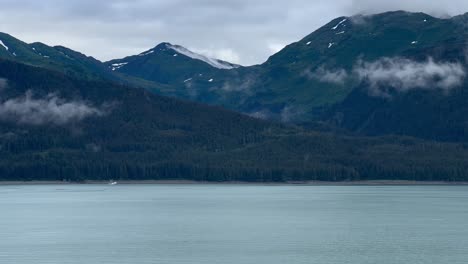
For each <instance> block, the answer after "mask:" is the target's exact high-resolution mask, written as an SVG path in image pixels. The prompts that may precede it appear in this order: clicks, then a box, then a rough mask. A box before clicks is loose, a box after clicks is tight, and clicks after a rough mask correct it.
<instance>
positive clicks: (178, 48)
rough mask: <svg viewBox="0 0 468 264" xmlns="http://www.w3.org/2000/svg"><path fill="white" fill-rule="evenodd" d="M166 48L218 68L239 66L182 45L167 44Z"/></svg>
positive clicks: (225, 68) (228, 68)
mask: <svg viewBox="0 0 468 264" xmlns="http://www.w3.org/2000/svg"><path fill="white" fill-rule="evenodd" d="M167 48H170V49H172V50H174V51H176V52H178V53H179V54H182V55H185V56H187V57H189V58H192V59H195V60H200V61H203V62H205V63H208V64H209V65H211V66H213V67H215V68H218V69H224V70H230V69H234V68H238V67H239V66H236V65H232V64H230V63H227V62H224V61H220V60H217V59H212V58H208V57H206V56H204V55H201V54H198V53H195V52H192V51H190V50H188V49H186V48H184V47H182V46H177V45H170V44H167Z"/></svg>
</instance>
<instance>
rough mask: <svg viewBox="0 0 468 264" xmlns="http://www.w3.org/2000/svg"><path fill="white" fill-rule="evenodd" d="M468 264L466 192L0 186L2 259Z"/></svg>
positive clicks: (19, 263)
mask: <svg viewBox="0 0 468 264" xmlns="http://www.w3.org/2000/svg"><path fill="white" fill-rule="evenodd" d="M467 261H468V187H463V186H398V187H371V186H346V187H330V186H327V187H318V186H248V185H247V186H246V185H170V186H169V185H143V186H133V185H117V186H107V185H102V186H100V185H76V186H73V185H72V186H53V185H50V186H0V263H2V264H3V263H8V264H26V263H27V264H42V263H47V264H95V263H96V264H97V263H106V264H107V263H109V264H111V263H112V264H120V263H125V264H140V263H167V264H181V263H184V264H185V263H196V264H202V263H203V264H218V263H219V264H223V263H227V264H231V263H232V264H234V263H235V264H244V263H249V264H264V263H265V264H280V263H281V264H284V263H287V264H299V263H301V264H302V263H304V264H306V263H307V264H315V263H317V264H329V263H330V264H331V263H333V264H335V263H336V264H338V263H339V264H343V263H349V264H367V263H369V264H371V263H372V264H376V263H378V264H387V263H392V264H393V263H405V264H406V263H411V264H419V263H424V264H427V263H441V264H446V263H450V264H457V263H460V264H462V263H463V264H466V263H467Z"/></svg>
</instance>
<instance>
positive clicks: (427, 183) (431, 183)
mask: <svg viewBox="0 0 468 264" xmlns="http://www.w3.org/2000/svg"><path fill="white" fill-rule="evenodd" d="M116 182H117V185H260V186H262V185H263V186H418V185H419V186H437V185H443V186H463V185H468V182H444V181H401V180H375V181H350V182H325V181H291V182H201V181H189V180H148V181H116ZM6 185H109V181H85V182H63V181H0V186H6Z"/></svg>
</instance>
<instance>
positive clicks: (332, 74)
mask: <svg viewBox="0 0 468 264" xmlns="http://www.w3.org/2000/svg"><path fill="white" fill-rule="evenodd" d="M305 75H306V76H307V77H308V78H310V79H314V80H317V81H319V82H322V83H331V84H337V85H343V84H344V83H345V82H346V80H347V79H348V77H349V75H348V73H347V72H346V71H345V70H344V69H336V70H326V69H325V68H324V67H320V68H318V69H317V70H316V71H314V72H311V71H310V70H307V71H306V72H305Z"/></svg>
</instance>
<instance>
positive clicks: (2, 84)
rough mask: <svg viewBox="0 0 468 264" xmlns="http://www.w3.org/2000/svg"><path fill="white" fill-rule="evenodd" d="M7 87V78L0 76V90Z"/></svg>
mask: <svg viewBox="0 0 468 264" xmlns="http://www.w3.org/2000/svg"><path fill="white" fill-rule="evenodd" d="M7 87H8V80H7V79H5V78H0V91H2V90H3V89H6V88H7Z"/></svg>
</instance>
